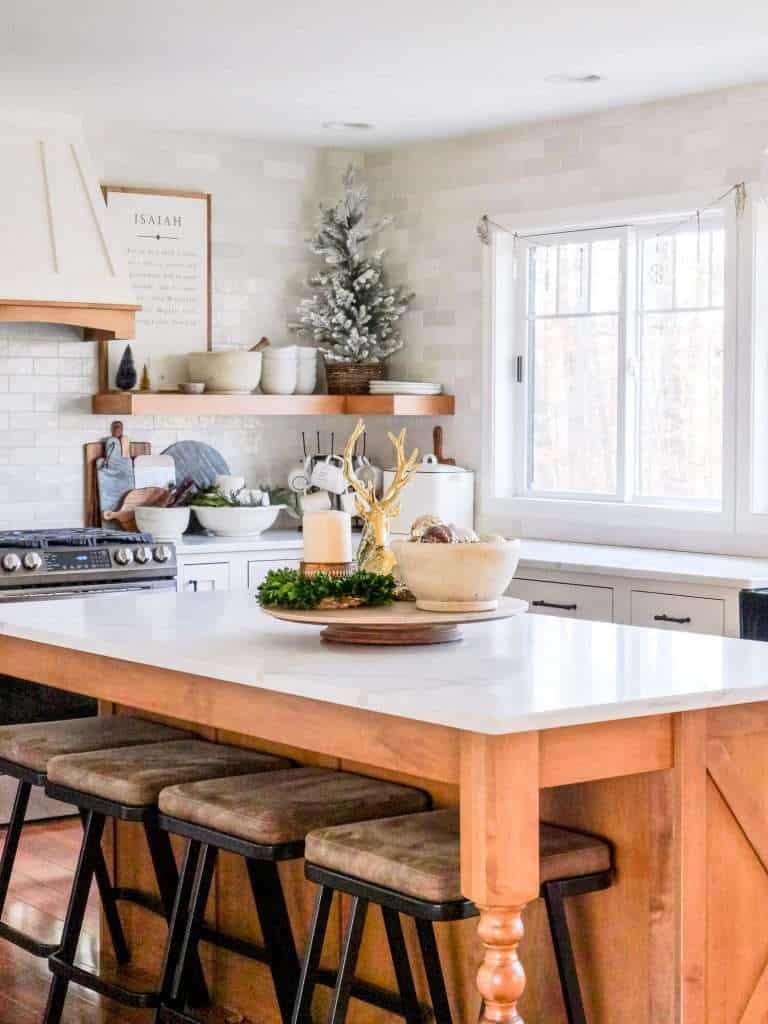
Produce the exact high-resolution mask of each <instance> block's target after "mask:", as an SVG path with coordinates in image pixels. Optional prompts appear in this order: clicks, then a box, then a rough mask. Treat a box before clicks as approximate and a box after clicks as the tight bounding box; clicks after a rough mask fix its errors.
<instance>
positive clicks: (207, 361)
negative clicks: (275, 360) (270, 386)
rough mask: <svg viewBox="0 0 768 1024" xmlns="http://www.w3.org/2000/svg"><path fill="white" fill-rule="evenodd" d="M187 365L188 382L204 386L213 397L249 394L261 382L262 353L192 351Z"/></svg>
mask: <svg viewBox="0 0 768 1024" xmlns="http://www.w3.org/2000/svg"><path fill="white" fill-rule="evenodd" d="M187 365H188V369H189V379H190V380H193V381H200V383H202V384H205V390H206V391H209V392H210V393H211V394H218V395H243V394H250V393H251V392H252V391H255V390H256V388H257V387H258V386H259V382H260V381H261V352H246V351H241V350H237V349H236V350H233V351H231V352H230V351H224V352H191V353H190V354H189V356H188V357H187Z"/></svg>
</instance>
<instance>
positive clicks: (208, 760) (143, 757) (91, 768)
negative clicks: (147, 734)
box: [48, 739, 291, 807]
mask: <svg viewBox="0 0 768 1024" xmlns="http://www.w3.org/2000/svg"><path fill="white" fill-rule="evenodd" d="M290 763H291V762H290V761H287V760H286V759H285V758H282V757H275V756H274V755H272V754H262V753H260V752H259V751H257V750H247V749H245V748H241V747H229V746H225V745H223V744H220V743H208V742H207V741H205V740H198V739H182V740H175V741H173V742H171V743H149V744H143V745H142V746H141V747H119V748H117V749H112V750H94V751H88V752H86V753H83V754H66V755H64V756H61V757H54V758H53V759H52V760H51V761H49V762H48V781H49V784H51V785H52V786H53V787H55V786H64V787H66V788H68V789H74V790H77V791H78V792H79V793H88V794H91V795H93V796H97V797H102V798H103V799H105V800H111V801H113V802H115V803H119V804H126V805H130V806H134V807H143V806H146V805H148V804H155V803H156V802H157V798H158V796H159V794H160V792H161V790H163V789H164V788H165V787H166V786H173V785H174V784H176V783H180V782H186V781H189V780H200V779H211V778H217V777H219V776H222V775H230V776H231V775H242V774H245V773H246V772H262V771H271V770H274V769H276V768H286V767H288V766H289V765H290Z"/></svg>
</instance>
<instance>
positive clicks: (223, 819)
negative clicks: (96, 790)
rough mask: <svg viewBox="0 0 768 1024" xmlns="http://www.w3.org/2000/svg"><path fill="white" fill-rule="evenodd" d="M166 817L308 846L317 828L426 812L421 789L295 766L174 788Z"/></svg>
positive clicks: (165, 804)
mask: <svg viewBox="0 0 768 1024" xmlns="http://www.w3.org/2000/svg"><path fill="white" fill-rule="evenodd" d="M158 803H159V807H160V811H161V813H162V814H164V815H166V816H168V817H171V818H180V819H183V820H184V821H188V822H193V823H194V824H196V825H200V826H201V827H203V828H207V829H212V830H213V831H216V832H222V833H225V834H226V835H231V836H237V837H238V838H240V839H245V840H247V841H248V842H250V843H258V844H260V845H263V846H276V845H279V844H282V843H295V842H303V841H304V838H305V836H306V835H307V833H308V832H310V831H312V829H317V828H325V827H327V826H330V825H338V824H340V823H341V822H350V821H361V820H363V819H365V818H371V817H385V816H391V815H401V814H409V813H411V812H414V811H423V810H424V809H425V808H426V807H428V806H429V798H428V797H427V796H426V795H425V794H424V793H422V792H421V791H420V790H418V789H412V788H411V787H410V786H402V785H398V784H397V783H394V782H382V781H380V780H379V779H370V778H367V777H365V776H363V775H353V774H351V773H350V772H338V771H332V770H331V769H328V768H293V769H291V770H290V771H283V772H271V773H269V774H267V775H259V777H258V779H253V778H249V777H248V776H247V775H241V776H239V777H238V778H227V779H210V780H209V781H207V782H192V783H183V784H182V785H179V786H171V787H169V788H167V789H164V790H163V791H162V793H161V794H160V799H159V802H158Z"/></svg>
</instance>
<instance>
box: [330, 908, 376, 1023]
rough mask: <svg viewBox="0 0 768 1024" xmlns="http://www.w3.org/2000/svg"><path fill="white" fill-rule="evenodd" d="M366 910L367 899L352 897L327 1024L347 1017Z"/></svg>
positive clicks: (341, 1021) (343, 1020)
mask: <svg viewBox="0 0 768 1024" xmlns="http://www.w3.org/2000/svg"><path fill="white" fill-rule="evenodd" d="M367 910H368V900H366V899H363V898H362V897H360V896H353V897H352V901H351V909H350V914H349V923H348V924H347V932H346V935H345V936H344V946H343V948H342V951H341V963H340V964H339V973H338V977H337V979H336V988H335V989H334V993H333V1001H332V1003H331V1009H330V1013H329V1014H328V1024H344V1022H345V1020H346V1018H347V1010H348V1009H349V999H350V996H351V994H352V985H353V984H354V981H355V968H356V967H357V958H358V955H359V953H360V943H361V941H362V938H363V928H364V927H365V915H366V911H367Z"/></svg>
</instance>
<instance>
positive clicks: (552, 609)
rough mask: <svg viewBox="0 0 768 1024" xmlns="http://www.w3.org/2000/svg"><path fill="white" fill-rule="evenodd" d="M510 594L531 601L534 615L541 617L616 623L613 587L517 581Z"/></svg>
mask: <svg viewBox="0 0 768 1024" xmlns="http://www.w3.org/2000/svg"><path fill="white" fill-rule="evenodd" d="M507 593H508V594H509V595H510V596H511V597H519V598H521V599H522V600H523V601H527V602H528V604H529V605H530V606H531V611H532V612H534V613H535V614H537V615H560V616H562V617H563V618H567V619H592V620H593V621H594V622H613V590H612V589H611V588H610V587H588V586H582V585H581V584H579V583H549V582H546V581H545V580H523V579H514V580H512V582H511V583H510V585H509V589H508V590H507Z"/></svg>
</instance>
